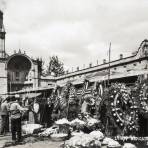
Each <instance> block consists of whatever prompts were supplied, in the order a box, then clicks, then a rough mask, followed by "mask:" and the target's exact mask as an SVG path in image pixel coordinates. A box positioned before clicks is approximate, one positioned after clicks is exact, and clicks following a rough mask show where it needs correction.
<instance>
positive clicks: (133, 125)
mask: <svg viewBox="0 0 148 148" xmlns="http://www.w3.org/2000/svg"><path fill="white" fill-rule="evenodd" d="M109 99H110V100H111V113H112V116H113V118H114V120H115V122H116V123H117V125H118V126H119V127H120V129H122V130H123V132H124V133H126V132H128V131H130V132H132V131H137V130H138V127H137V120H138V115H137V106H136V102H135V101H134V100H133V99H132V97H131V94H130V89H129V88H127V87H126V86H125V85H124V84H120V83H119V84H113V85H112V86H111V90H110V97H109Z"/></svg>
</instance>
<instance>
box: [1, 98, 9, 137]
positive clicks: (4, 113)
mask: <svg viewBox="0 0 148 148" xmlns="http://www.w3.org/2000/svg"><path fill="white" fill-rule="evenodd" d="M8 130H9V105H8V100H7V99H4V100H3V101H2V104H1V131H0V134H1V135H5V134H6V132H8Z"/></svg>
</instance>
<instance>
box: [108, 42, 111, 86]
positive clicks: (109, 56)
mask: <svg viewBox="0 0 148 148" xmlns="http://www.w3.org/2000/svg"><path fill="white" fill-rule="evenodd" d="M110 59H111V42H110V44H109V55H108V61H109V62H108V86H109V83H110Z"/></svg>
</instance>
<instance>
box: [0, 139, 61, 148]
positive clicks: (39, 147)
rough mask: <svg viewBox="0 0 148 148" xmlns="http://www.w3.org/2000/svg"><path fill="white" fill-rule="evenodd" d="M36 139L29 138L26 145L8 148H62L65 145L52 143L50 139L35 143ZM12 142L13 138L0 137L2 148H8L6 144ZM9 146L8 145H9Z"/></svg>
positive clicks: (0, 147)
mask: <svg viewBox="0 0 148 148" xmlns="http://www.w3.org/2000/svg"><path fill="white" fill-rule="evenodd" d="M34 140H35V138H33V137H28V138H26V139H25V140H24V141H25V142H26V143H25V144H22V145H15V146H9V147H8V148H29V147H30V148H60V146H61V145H62V144H63V142H57V141H56V142H55V141H51V140H50V139H48V140H47V139H46V140H44V141H40V140H38V141H36V142H34ZM10 141H11V136H5V137H0V148H4V147H6V145H5V144H6V143H9V142H10ZM7 146H8V145H7Z"/></svg>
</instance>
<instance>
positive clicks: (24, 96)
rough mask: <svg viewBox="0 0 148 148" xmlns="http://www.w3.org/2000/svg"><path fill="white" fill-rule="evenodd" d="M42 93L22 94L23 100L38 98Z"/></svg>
mask: <svg viewBox="0 0 148 148" xmlns="http://www.w3.org/2000/svg"><path fill="white" fill-rule="evenodd" d="M41 94H42V93H26V94H20V97H21V98H28V99H30V98H36V97H38V96H40V95H41Z"/></svg>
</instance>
